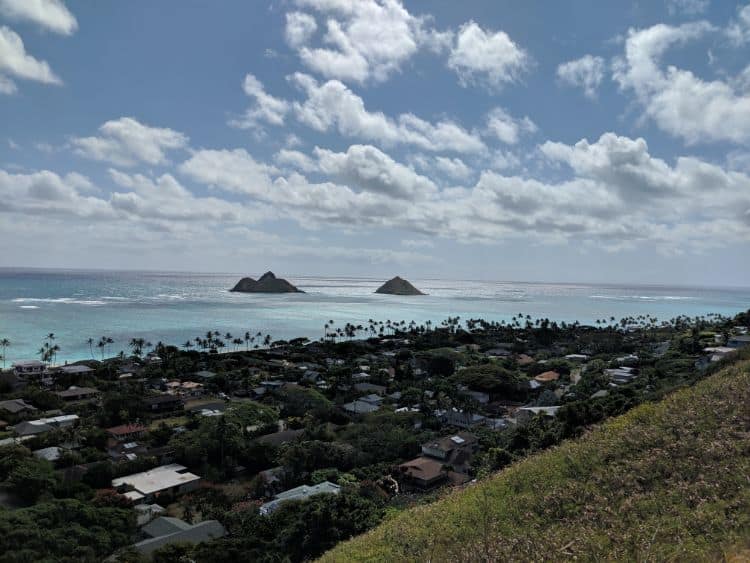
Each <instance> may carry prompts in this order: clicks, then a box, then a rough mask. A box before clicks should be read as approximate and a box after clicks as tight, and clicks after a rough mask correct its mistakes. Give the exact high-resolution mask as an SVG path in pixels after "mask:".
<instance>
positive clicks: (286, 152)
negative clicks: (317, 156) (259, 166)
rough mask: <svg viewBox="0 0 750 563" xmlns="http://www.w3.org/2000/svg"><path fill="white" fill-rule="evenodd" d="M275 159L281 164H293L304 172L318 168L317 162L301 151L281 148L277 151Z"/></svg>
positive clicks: (293, 166) (292, 165)
mask: <svg viewBox="0 0 750 563" xmlns="http://www.w3.org/2000/svg"><path fill="white" fill-rule="evenodd" d="M274 160H275V161H276V163H277V164H278V165H280V166H291V167H292V168H296V169H297V170H301V171H302V172H315V171H317V170H318V164H317V162H315V161H314V160H313V159H312V158H310V157H309V156H307V155H306V154H305V153H303V152H300V151H295V150H290V149H281V150H280V151H279V152H277V153H276V156H275V157H274Z"/></svg>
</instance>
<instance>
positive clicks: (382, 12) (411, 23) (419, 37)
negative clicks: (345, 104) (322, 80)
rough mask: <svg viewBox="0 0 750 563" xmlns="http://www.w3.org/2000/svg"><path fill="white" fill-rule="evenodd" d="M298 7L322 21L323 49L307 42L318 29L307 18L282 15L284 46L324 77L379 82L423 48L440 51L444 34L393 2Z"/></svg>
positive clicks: (321, 0) (322, 0) (311, 1)
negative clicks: (284, 35) (309, 11)
mask: <svg viewBox="0 0 750 563" xmlns="http://www.w3.org/2000/svg"><path fill="white" fill-rule="evenodd" d="M297 4H298V5H299V6H301V7H304V8H307V9H309V10H314V11H315V12H317V13H319V14H321V16H322V17H324V18H326V32H325V34H324V35H323V37H322V44H321V45H317V46H314V45H312V44H311V43H310V39H311V38H312V36H313V34H314V32H315V31H316V29H317V25H316V24H315V20H314V18H313V17H312V16H310V15H309V14H305V13H300V12H292V13H291V14H288V15H287V26H286V39H287V43H288V44H289V45H290V46H291V47H292V48H294V49H296V50H297V52H298V55H299V57H300V59H301V61H302V63H303V64H304V65H305V66H307V67H308V68H309V69H310V70H312V71H314V72H317V73H319V74H321V75H323V76H324V77H326V78H336V79H339V80H344V81H353V82H358V83H363V82H365V81H368V80H373V81H376V82H382V81H384V80H386V79H387V78H388V77H389V76H390V75H391V74H393V73H394V72H397V71H399V70H400V68H401V66H402V64H403V63H404V62H405V61H407V60H408V59H409V58H411V57H412V56H413V55H414V54H415V53H416V52H417V51H418V50H419V49H420V47H422V46H425V47H426V48H428V49H431V50H433V51H439V50H440V49H441V48H442V46H443V45H445V44H446V42H447V41H448V40H449V34H447V33H445V32H442V33H441V32H437V31H435V30H432V29H429V28H428V27H427V25H426V24H427V20H426V18H422V17H415V16H413V15H412V14H410V13H409V12H408V10H406V8H404V6H403V5H402V4H401V2H399V1H398V0H358V1H357V2H341V1H339V0H298V1H297Z"/></svg>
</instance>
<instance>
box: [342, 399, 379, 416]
mask: <svg viewBox="0 0 750 563" xmlns="http://www.w3.org/2000/svg"><path fill="white" fill-rule="evenodd" d="M379 409H380V406H378V405H374V404H372V403H368V402H367V401H352V402H351V403H346V404H345V405H344V410H346V411H349V412H351V413H354V414H366V413H371V412H375V411H376V410H379Z"/></svg>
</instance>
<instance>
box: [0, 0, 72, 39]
mask: <svg viewBox="0 0 750 563" xmlns="http://www.w3.org/2000/svg"><path fill="white" fill-rule="evenodd" d="M0 15H2V16H4V17H6V18H8V19H10V20H13V21H30V22H33V23H35V24H37V25H38V26H40V27H42V28H44V29H47V30H49V31H54V32H55V33H60V34H62V35H72V34H73V33H75V31H76V30H77V29H78V22H77V21H76V18H75V16H74V15H73V14H71V13H70V11H69V10H68V8H66V7H65V4H63V2H62V1H61V0H0Z"/></svg>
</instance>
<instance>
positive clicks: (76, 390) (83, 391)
mask: <svg viewBox="0 0 750 563" xmlns="http://www.w3.org/2000/svg"><path fill="white" fill-rule="evenodd" d="M55 395H57V396H58V397H60V398H61V399H62V400H63V401H67V402H71V403H72V402H75V401H87V400H93V399H97V398H98V397H99V395H100V393H99V390H98V389H94V388H93V387H75V386H71V387H68V388H67V389H66V390H65V391H57V392H56V393H55Z"/></svg>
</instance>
